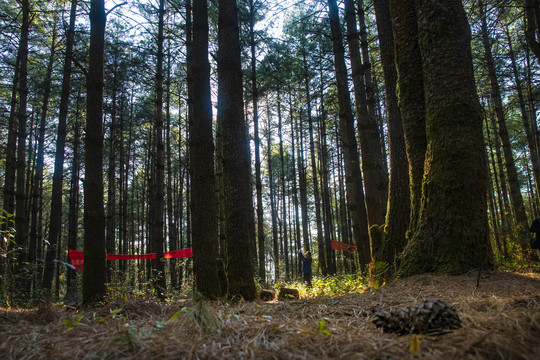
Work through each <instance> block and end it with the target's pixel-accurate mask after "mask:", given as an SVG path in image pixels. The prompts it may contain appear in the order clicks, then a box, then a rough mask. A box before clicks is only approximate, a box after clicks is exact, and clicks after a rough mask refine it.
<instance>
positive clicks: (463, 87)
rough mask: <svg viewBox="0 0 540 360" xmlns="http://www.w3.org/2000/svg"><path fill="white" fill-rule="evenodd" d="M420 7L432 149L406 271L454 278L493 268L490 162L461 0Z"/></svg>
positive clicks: (420, 2) (421, 0) (433, 0)
mask: <svg viewBox="0 0 540 360" xmlns="http://www.w3.org/2000/svg"><path fill="white" fill-rule="evenodd" d="M415 4H416V15H417V19H418V39H419V46H420V52H421V54H422V66H423V72H424V94H425V103H426V136H427V153H426V166H425V172H424V181H423V184H422V185H423V197H422V205H421V212H420V218H419V221H418V225H417V227H416V230H415V232H414V234H413V236H412V239H411V240H410V241H409V245H408V248H407V250H406V252H405V255H404V257H403V262H402V264H401V265H402V266H401V269H400V273H401V275H405V276H406V275H414V274H421V273H426V272H434V273H439V274H452V275H454V274H463V273H466V272H468V271H470V270H471V269H474V268H479V267H481V268H484V269H486V268H491V267H492V266H493V254H492V250H491V245H490V243H489V238H488V219H487V199H486V194H487V191H488V174H487V164H486V160H487V159H486V152H485V148H484V142H483V134H482V109H481V107H480V104H479V102H478V97H477V94H476V86H475V82H474V72H473V67H472V55H471V48H470V40H471V34H470V29H469V24H468V22H467V17H466V14H465V11H464V10H463V6H462V4H461V1H459V0H449V1H445V2H444V3H441V2H440V1H438V0H416V1H415ZM463 159H467V161H463Z"/></svg>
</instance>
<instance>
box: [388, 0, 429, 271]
mask: <svg viewBox="0 0 540 360" xmlns="http://www.w3.org/2000/svg"><path fill="white" fill-rule="evenodd" d="M390 9H391V13H392V18H393V22H392V24H393V30H394V47H395V59H396V61H395V62H396V70H397V75H398V79H397V81H398V85H399V90H398V91H397V97H398V101H399V108H400V111H401V118H402V122H403V133H404V136H405V147H406V150H407V159H408V162H409V182H410V195H411V197H410V203H411V216H410V226H409V230H412V229H414V227H415V224H416V222H417V221H418V214H419V212H420V201H421V199H422V178H423V176H424V161H425V158H426V109H425V104H424V81H423V73H422V57H421V55H420V48H419V47H418V30H417V25H416V13H415V8H414V0H403V1H398V0H390ZM401 240H402V242H401V243H396V244H392V246H391V247H392V248H393V250H395V252H396V253H398V252H400V251H401V250H402V249H403V248H404V247H405V245H406V239H401ZM390 253H394V251H391V252H390ZM387 255H390V254H387ZM392 259H393V258H392ZM389 260H390V258H389V257H388V256H386V257H385V261H389Z"/></svg>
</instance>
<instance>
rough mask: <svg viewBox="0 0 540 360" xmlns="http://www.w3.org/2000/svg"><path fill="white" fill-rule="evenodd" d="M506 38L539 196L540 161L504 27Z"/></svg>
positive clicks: (510, 39) (521, 86)
mask: <svg viewBox="0 0 540 360" xmlns="http://www.w3.org/2000/svg"><path fill="white" fill-rule="evenodd" d="M505 30H506V38H507V39H508V50H509V53H508V55H509V57H510V61H511V64H512V73H513V74H514V82H515V83H516V92H517V96H518V102H519V110H520V112H521V121H522V122H523V128H524V129H525V135H526V136H527V145H528V150H529V155H530V157H531V164H532V173H533V176H534V183H535V191H536V193H537V194H540V159H539V157H538V147H537V146H536V142H535V141H534V134H533V131H532V129H531V124H530V122H529V114H528V112H527V107H526V105H525V98H524V96H523V84H522V83H521V77H520V75H519V71H518V67H517V64H516V57H515V54H514V48H513V46H512V38H511V37H510V31H509V30H508V26H507V27H506V29H505Z"/></svg>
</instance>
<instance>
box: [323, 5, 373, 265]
mask: <svg viewBox="0 0 540 360" xmlns="http://www.w3.org/2000/svg"><path fill="white" fill-rule="evenodd" d="M328 7H329V18H330V27H331V31H332V43H333V49H334V67H335V71H336V84H337V89H338V101H339V120H340V134H341V141H342V143H343V155H344V160H345V182H346V184H347V199H348V205H349V211H350V213H351V219H352V223H353V237H354V239H355V242H356V244H357V246H358V251H359V255H360V264H361V265H362V266H367V264H368V263H369V262H370V261H371V245H370V238H369V229H368V219H367V212H366V205H365V201H364V190H363V187H362V186H363V185H362V172H361V171H360V163H359V161H360V159H359V156H358V146H357V142H356V136H355V132H354V118H353V114H352V110H351V97H350V93H349V87H348V84H347V68H346V66H345V49H344V48H343V37H342V35H341V28H340V24H339V15H338V7H337V2H336V0H328Z"/></svg>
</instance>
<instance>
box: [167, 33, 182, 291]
mask: <svg viewBox="0 0 540 360" xmlns="http://www.w3.org/2000/svg"><path fill="white" fill-rule="evenodd" d="M166 87H167V89H166V92H167V95H166V100H165V103H166V113H165V114H166V115H165V119H166V124H167V125H166V126H167V128H166V132H167V138H166V142H167V143H166V146H167V149H166V151H167V227H168V229H169V250H178V249H180V248H179V247H178V229H177V224H176V217H175V212H174V205H173V204H174V198H175V192H174V191H173V181H174V178H175V176H174V174H173V167H172V161H173V157H174V156H175V153H173V150H172V145H171V42H170V39H169V41H168V47H167V81H166ZM175 188H176V187H175ZM176 271H177V261H176V259H170V260H169V272H170V277H171V289H175V288H176V287H177V285H178V276H177V274H176Z"/></svg>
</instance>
